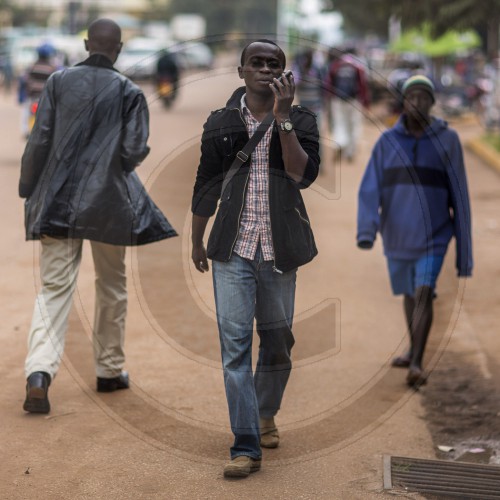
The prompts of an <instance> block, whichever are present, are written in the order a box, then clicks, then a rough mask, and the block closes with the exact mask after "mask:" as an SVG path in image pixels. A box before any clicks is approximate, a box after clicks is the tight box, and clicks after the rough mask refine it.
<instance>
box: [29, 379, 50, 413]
mask: <svg viewBox="0 0 500 500" xmlns="http://www.w3.org/2000/svg"><path fill="white" fill-rule="evenodd" d="M26 382H27V383H26V399H25V401H24V405H23V410H24V411H28V412H30V413H49V411H50V403H49V397H48V393H49V385H50V375H49V374H48V373H45V372H33V373H32V374H31V375H30V376H29V377H28V379H27V381H26Z"/></svg>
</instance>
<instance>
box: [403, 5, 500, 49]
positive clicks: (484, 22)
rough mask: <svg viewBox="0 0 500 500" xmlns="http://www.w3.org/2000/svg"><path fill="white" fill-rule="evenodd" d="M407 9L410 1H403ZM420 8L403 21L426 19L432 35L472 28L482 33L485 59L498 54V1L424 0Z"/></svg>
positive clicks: (421, 20) (415, 22) (411, 22)
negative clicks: (484, 35) (484, 36)
mask: <svg viewBox="0 0 500 500" xmlns="http://www.w3.org/2000/svg"><path fill="white" fill-rule="evenodd" d="M404 3H405V4H406V8H407V9H409V8H410V6H411V5H412V4H413V3H414V2H412V1H411V0H404ZM419 3H420V4H421V5H422V6H423V8H420V9H417V10H416V11H415V12H414V13H413V15H412V16H411V17H409V16H408V19H407V21H408V22H409V23H410V24H412V25H414V26H415V25H418V24H421V23H422V22H424V21H430V23H431V29H432V33H433V34H434V35H436V36H439V35H442V34H444V33H445V32H446V31H447V30H449V29H456V30H459V31H464V30H467V29H476V30H477V31H478V32H479V33H480V34H484V33H485V34H486V51H487V55H488V58H489V59H496V58H497V57H498V44H499V36H498V30H499V26H500V0H481V2H478V1H477V0H424V1H421V2H419Z"/></svg>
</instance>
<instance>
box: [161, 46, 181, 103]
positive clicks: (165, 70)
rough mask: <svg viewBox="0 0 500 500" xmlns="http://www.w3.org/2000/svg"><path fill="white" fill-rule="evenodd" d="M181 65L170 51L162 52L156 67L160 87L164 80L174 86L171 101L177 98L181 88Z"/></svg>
mask: <svg viewBox="0 0 500 500" xmlns="http://www.w3.org/2000/svg"><path fill="white" fill-rule="evenodd" d="M179 73H180V71H179V65H178V64H177V61H176V59H175V55H174V54H172V53H171V52H169V51H168V50H162V52H161V54H160V57H159V58H158V63H157V66H156V82H157V85H160V83H161V82H162V80H168V81H169V82H170V83H171V84H172V87H173V89H172V92H171V99H175V97H176V96H177V89H178V87H179Z"/></svg>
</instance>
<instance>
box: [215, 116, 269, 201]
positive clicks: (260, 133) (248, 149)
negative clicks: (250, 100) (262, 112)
mask: <svg viewBox="0 0 500 500" xmlns="http://www.w3.org/2000/svg"><path fill="white" fill-rule="evenodd" d="M273 120H274V114H273V112H272V111H270V112H269V113H268V114H267V115H266V117H265V118H264V119H263V120H262V121H261V122H260V125H259V126H258V127H257V130H256V131H255V132H254V133H253V135H252V137H250V140H249V141H248V142H247V143H246V144H245V146H244V147H243V149H242V150H241V151H238V153H236V158H235V159H234V161H233V163H232V164H231V167H230V168H229V170H228V171H227V174H226V177H224V181H223V182H222V189H221V192H220V197H221V199H222V195H223V194H224V191H225V189H226V187H227V185H228V184H229V182H230V181H231V179H232V178H233V177H234V176H235V175H236V172H238V170H239V169H240V167H241V166H242V165H243V164H244V163H245V162H246V161H247V160H248V158H250V155H251V154H252V152H253V150H254V149H255V148H256V146H257V144H259V142H260V141H261V139H262V138H263V137H264V134H265V133H266V132H267V129H268V128H269V126H270V125H271V123H272V122H273Z"/></svg>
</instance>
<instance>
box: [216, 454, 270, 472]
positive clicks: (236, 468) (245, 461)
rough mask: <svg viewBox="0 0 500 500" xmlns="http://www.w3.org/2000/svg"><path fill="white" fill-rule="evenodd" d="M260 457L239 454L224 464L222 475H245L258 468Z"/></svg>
mask: <svg viewBox="0 0 500 500" xmlns="http://www.w3.org/2000/svg"><path fill="white" fill-rule="evenodd" d="M260 463H261V460H260V459H255V458H252V457H248V456H246V455H240V456H238V457H236V458H233V459H232V460H231V461H230V462H228V463H227V464H226V465H225V466H224V477H247V476H248V475H249V474H251V473H252V472H257V471H258V470H260Z"/></svg>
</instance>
